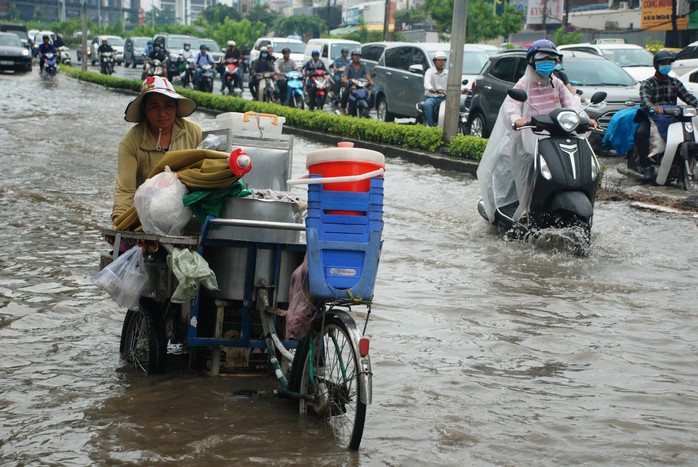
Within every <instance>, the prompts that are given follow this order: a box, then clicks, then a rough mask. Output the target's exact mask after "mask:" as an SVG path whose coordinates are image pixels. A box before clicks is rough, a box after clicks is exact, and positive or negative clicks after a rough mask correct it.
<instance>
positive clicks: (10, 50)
mask: <svg viewBox="0 0 698 467" xmlns="http://www.w3.org/2000/svg"><path fill="white" fill-rule="evenodd" d="M0 70H2V71H7V70H12V71H16V72H26V71H32V55H31V52H29V49H27V48H26V47H24V45H23V44H22V41H21V40H20V39H19V37H17V34H15V33H13V32H0Z"/></svg>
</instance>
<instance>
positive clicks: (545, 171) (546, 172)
mask: <svg viewBox="0 0 698 467" xmlns="http://www.w3.org/2000/svg"><path fill="white" fill-rule="evenodd" d="M538 160H539V161H540V174H541V175H542V176H543V178H544V179H546V180H552V178H553V173H552V172H551V171H550V167H548V163H547V162H545V159H543V158H542V157H538Z"/></svg>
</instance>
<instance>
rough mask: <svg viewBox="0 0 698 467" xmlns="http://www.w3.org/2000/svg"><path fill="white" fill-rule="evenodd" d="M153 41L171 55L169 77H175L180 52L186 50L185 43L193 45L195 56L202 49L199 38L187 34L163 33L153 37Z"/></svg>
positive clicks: (168, 64)
mask: <svg viewBox="0 0 698 467" xmlns="http://www.w3.org/2000/svg"><path fill="white" fill-rule="evenodd" d="M153 41H157V42H159V43H160V44H162V46H163V47H165V50H167V52H168V53H169V54H170V59H169V60H168V63H167V76H174V74H175V66H176V65H177V58H178V57H179V52H180V51H181V50H182V49H183V48H184V43H185V42H189V44H191V50H192V51H193V52H194V55H196V54H197V53H198V52H199V48H200V47H201V41H200V40H199V38H198V37H194V36H190V35H187V34H168V33H166V32H162V33H158V34H156V35H155V37H153Z"/></svg>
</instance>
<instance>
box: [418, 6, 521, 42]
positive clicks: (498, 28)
mask: <svg viewBox="0 0 698 467" xmlns="http://www.w3.org/2000/svg"><path fill="white" fill-rule="evenodd" d="M424 8H425V9H426V11H427V12H428V13H429V15H430V16H431V17H432V18H433V19H434V20H435V21H436V22H437V24H438V25H439V29H440V30H441V31H442V32H451V27H452V22H453V0H427V1H426V3H425V4H424ZM493 8H494V7H493V4H492V3H488V2H487V1H486V0H472V1H469V2H468V20H467V26H466V31H465V33H466V38H465V41H466V42H468V43H476V42H480V41H483V40H489V39H495V38H497V37H501V36H503V37H508V36H509V35H510V34H512V33H515V32H518V31H521V29H522V28H523V26H524V12H523V10H520V9H517V8H516V7H515V6H514V5H511V4H505V5H504V11H503V13H502V15H501V16H497V15H495V14H494V12H493Z"/></svg>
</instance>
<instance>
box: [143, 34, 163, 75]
mask: <svg viewBox="0 0 698 467" xmlns="http://www.w3.org/2000/svg"><path fill="white" fill-rule="evenodd" d="M146 57H147V58H148V61H150V62H151V63H152V62H153V61H154V60H159V61H160V62H162V76H163V77H164V78H167V66H166V62H167V59H168V57H169V54H168V53H167V50H165V48H164V47H163V46H162V44H160V42H158V41H155V42H153V50H151V51H150V53H149V54H148V55H146ZM148 61H146V63H144V64H143V73H141V79H145V78H146V76H147V75H148V67H149V63H148Z"/></svg>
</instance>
